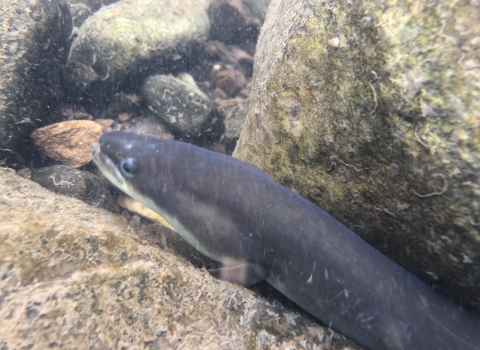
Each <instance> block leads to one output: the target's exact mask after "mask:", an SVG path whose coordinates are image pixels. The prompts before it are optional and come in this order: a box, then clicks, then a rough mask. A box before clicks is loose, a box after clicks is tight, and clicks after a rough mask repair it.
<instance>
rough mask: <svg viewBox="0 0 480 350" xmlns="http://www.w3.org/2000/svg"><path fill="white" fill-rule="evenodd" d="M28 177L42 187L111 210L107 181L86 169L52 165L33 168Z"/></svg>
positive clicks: (112, 204)
mask: <svg viewBox="0 0 480 350" xmlns="http://www.w3.org/2000/svg"><path fill="white" fill-rule="evenodd" d="M30 179H31V180H32V181H35V182H36V183H38V184H39V185H41V186H42V187H45V188H46V189H48V190H50V191H52V192H55V193H60V194H63V195H65V196H68V197H73V198H77V199H80V200H82V201H84V202H85V203H87V204H90V205H91V206H94V207H100V208H104V209H109V210H112V209H113V208H114V202H115V201H114V199H113V197H112V195H111V194H110V192H109V187H110V186H109V183H108V182H107V181H106V180H102V179H100V178H99V177H97V176H95V175H93V174H92V173H90V172H88V171H82V170H78V169H74V168H71V167H69V166H66V165H60V164H57V165H52V166H49V167H45V168H41V169H33V170H32V172H31V175H30Z"/></svg>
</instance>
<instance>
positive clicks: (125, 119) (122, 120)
mask: <svg viewBox="0 0 480 350" xmlns="http://www.w3.org/2000/svg"><path fill="white" fill-rule="evenodd" d="M117 119H118V121H119V122H120V123H125V122H128V121H129V120H130V119H132V113H126V112H124V113H119V114H118V117H117Z"/></svg>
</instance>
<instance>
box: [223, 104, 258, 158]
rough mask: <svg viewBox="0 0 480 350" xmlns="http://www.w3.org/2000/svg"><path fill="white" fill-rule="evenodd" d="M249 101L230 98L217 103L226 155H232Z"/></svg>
mask: <svg viewBox="0 0 480 350" xmlns="http://www.w3.org/2000/svg"><path fill="white" fill-rule="evenodd" d="M249 105H250V99H242V98H232V99H228V100H220V101H218V102H217V109H218V110H219V111H220V113H221V114H222V115H223V117H224V123H225V134H224V137H223V142H224V143H225V147H226V152H227V154H232V152H233V150H234V149H235V145H236V144H237V141H238V138H239V137H240V132H241V131H242V128H243V124H244V122H245V118H246V117H247V112H248V107H249Z"/></svg>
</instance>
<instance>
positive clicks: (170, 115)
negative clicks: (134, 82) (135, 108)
mask: <svg viewBox="0 0 480 350" xmlns="http://www.w3.org/2000/svg"><path fill="white" fill-rule="evenodd" d="M142 94H143V96H144V97H145V100H146V101H147V106H148V109H149V111H150V112H152V113H153V115H154V116H155V117H158V118H159V119H161V120H162V121H163V122H165V123H166V124H167V125H168V126H170V127H171V128H173V129H174V130H176V131H177V132H181V133H189V132H197V131H198V130H199V129H200V128H201V127H202V125H203V124H204V123H205V122H206V121H207V119H208V118H209V116H210V115H211V113H212V110H213V101H211V100H210V99H209V98H208V96H207V95H205V94H204V93H203V92H202V91H201V90H199V89H197V88H195V87H193V86H191V85H189V84H187V83H185V82H183V81H182V80H180V79H178V78H175V77H173V76H171V75H155V76H151V77H148V78H147V79H146V80H145V83H144V85H143V87H142Z"/></svg>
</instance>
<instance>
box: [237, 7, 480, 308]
mask: <svg viewBox="0 0 480 350" xmlns="http://www.w3.org/2000/svg"><path fill="white" fill-rule="evenodd" d="M479 6H480V3H479V1H478V0H462V1H444V0H437V1H434V2H429V3H426V2H419V1H416V0H415V1H414V0H410V1H402V2H398V1H383V2H376V1H362V2H355V1H337V2H328V1H316V2H312V1H307V0H294V1H291V0H274V1H272V3H271V4H270V8H269V12H268V14H267V18H266V20H265V24H264V26H263V28H262V34H261V36H260V38H259V42H258V47H257V52H256V57H255V72H254V82H253V90H252V96H251V97H252V104H251V108H250V111H249V114H248V117H247V121H246V124H245V126H244V129H243V131H242V135H241V137H240V140H239V143H238V144H237V149H236V151H235V153H234V155H236V156H237V157H239V158H241V159H243V160H247V161H249V162H251V163H254V164H256V165H257V166H259V167H260V168H262V169H264V170H265V171H266V172H267V173H268V174H269V175H271V176H272V177H273V178H274V179H275V180H277V181H279V182H280V183H282V184H284V185H286V186H288V187H290V188H291V189H293V190H294V191H296V192H298V193H300V194H301V195H302V196H304V197H306V198H308V199H310V200H311V201H313V202H315V203H316V204H318V205H319V206H320V207H321V208H323V209H324V210H326V211H327V212H329V213H330V214H332V215H333V216H334V217H336V218H337V219H338V220H340V221H341V222H342V223H344V224H345V225H347V226H348V227H350V228H351V229H352V230H353V231H355V232H356V233H357V234H358V235H359V236H361V237H362V238H363V239H365V240H366V241H367V242H369V243H370V244H372V245H373V246H374V247H376V248H377V249H378V250H380V251H381V252H383V253H384V254H386V255H387V256H388V257H390V258H391V259H393V260H394V261H396V262H398V263H400V264H401V265H402V266H404V267H405V268H407V270H409V271H411V272H413V273H414V274H415V275H417V276H418V277H419V278H421V279H423V280H424V281H426V282H427V283H429V284H431V285H434V286H436V287H437V288H439V289H440V290H441V291H442V292H443V293H445V294H447V295H449V296H451V297H454V298H456V299H459V300H461V301H462V302H464V303H466V304H470V305H473V306H475V307H477V308H480V85H479V83H478V82H479V81H480V36H479V33H480V11H478V8H479Z"/></svg>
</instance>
